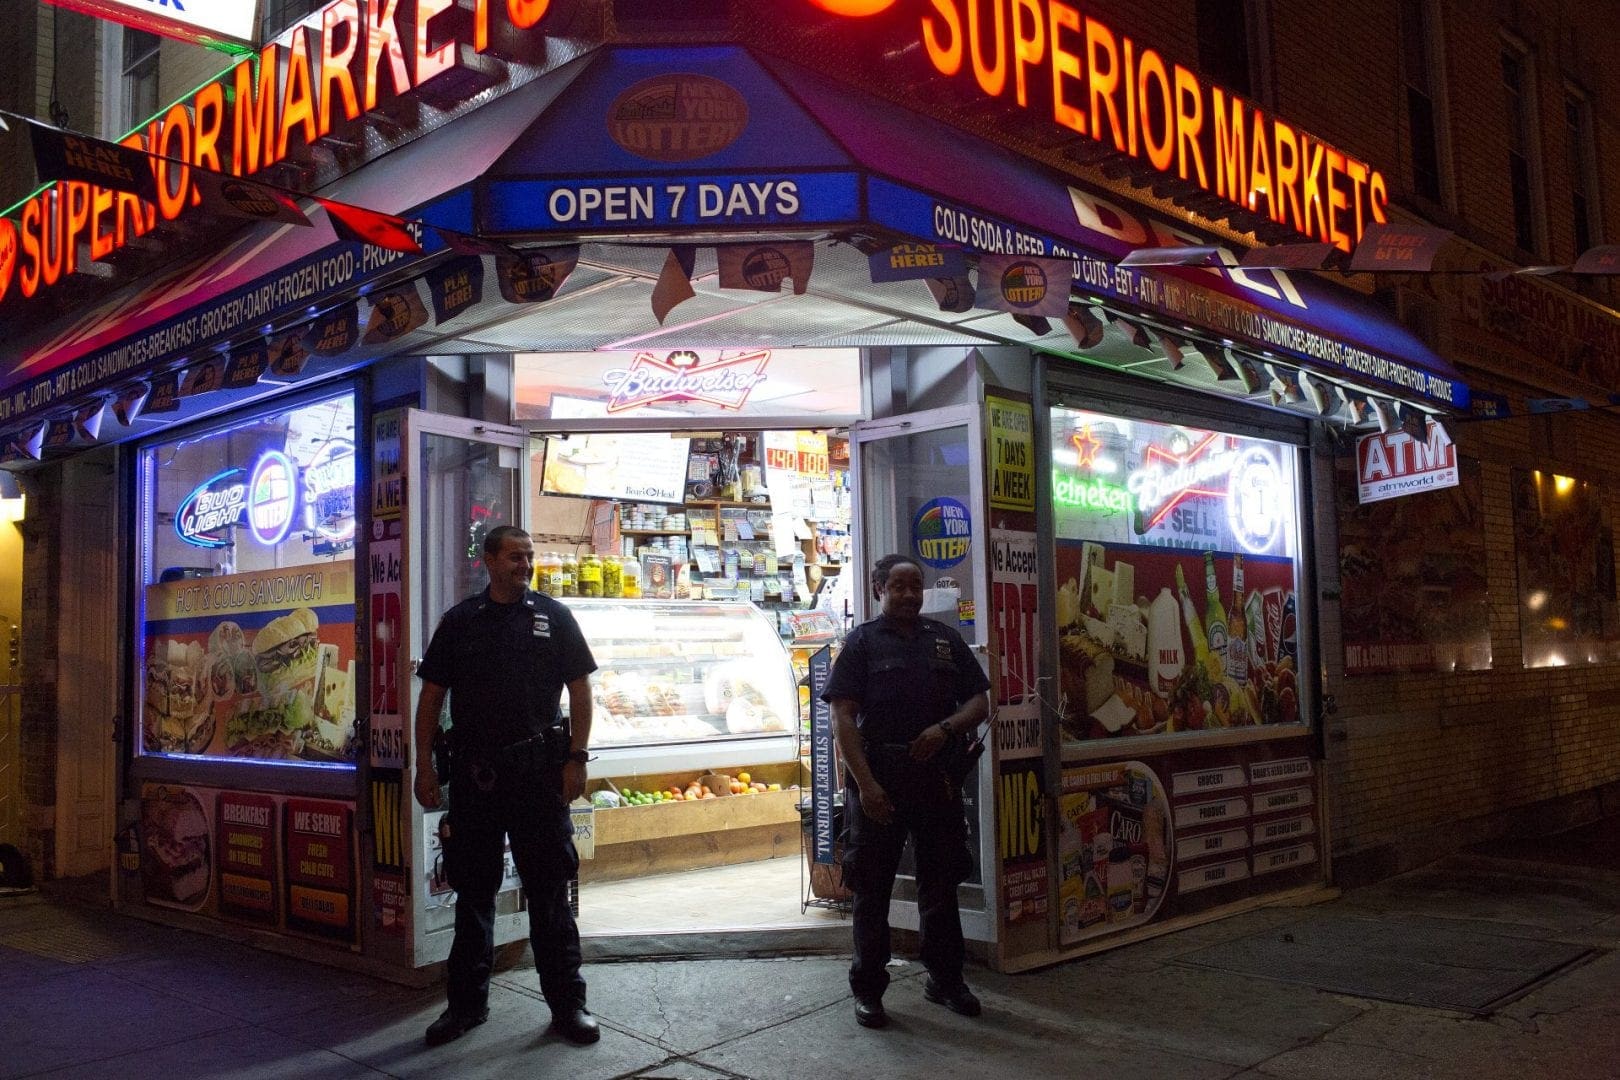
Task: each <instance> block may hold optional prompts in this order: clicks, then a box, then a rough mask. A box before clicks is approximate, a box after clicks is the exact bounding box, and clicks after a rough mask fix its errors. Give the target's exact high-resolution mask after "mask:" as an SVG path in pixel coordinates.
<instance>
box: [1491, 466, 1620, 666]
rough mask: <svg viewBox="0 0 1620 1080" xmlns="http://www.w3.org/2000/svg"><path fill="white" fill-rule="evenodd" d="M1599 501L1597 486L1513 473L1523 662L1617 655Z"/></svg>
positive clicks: (1619, 635)
mask: <svg viewBox="0 0 1620 1080" xmlns="http://www.w3.org/2000/svg"><path fill="white" fill-rule="evenodd" d="M1602 505H1603V498H1602V491H1601V489H1600V488H1599V487H1598V486H1597V485H1596V484H1593V483H1589V482H1587V481H1585V480H1578V479H1576V478H1575V477H1573V476H1558V475H1556V474H1554V473H1546V472H1542V471H1541V470H1540V469H1514V470H1513V530H1514V535H1515V540H1516V543H1515V544H1514V548H1515V550H1516V551H1517V552H1518V572H1519V637H1520V641H1521V643H1522V645H1523V648H1524V666H1525V667H1567V666H1569V665H1572V664H1595V663H1600V662H1602V661H1605V660H1612V659H1613V658H1614V657H1615V655H1616V643H1617V642H1620V618H1617V616H1616V610H1615V602H1614V601H1615V586H1614V554H1613V552H1614V538H1613V536H1612V534H1610V533H1609V532H1608V531H1607V530H1605V529H1604V528H1603V520H1602Z"/></svg>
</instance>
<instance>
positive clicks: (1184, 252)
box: [981, 246, 1220, 266]
mask: <svg viewBox="0 0 1620 1080" xmlns="http://www.w3.org/2000/svg"><path fill="white" fill-rule="evenodd" d="M1219 259H1220V251H1219V250H1218V249H1216V248H1213V247H1204V246H1198V247H1156V248H1137V249H1136V250H1135V251H1132V252H1129V253H1127V254H1126V256H1125V257H1124V258H1123V259H1121V260H1119V265H1121V266H1214V265H1215V264H1216V262H1217V261H1219ZM981 265H982V264H981Z"/></svg>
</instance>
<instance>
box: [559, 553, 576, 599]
mask: <svg viewBox="0 0 1620 1080" xmlns="http://www.w3.org/2000/svg"><path fill="white" fill-rule="evenodd" d="M557 578H558V581H559V585H558V588H557V595H558V596H578V595H579V564H578V563H577V562H575V561H574V553H573V552H571V551H565V552H563V557H562V569H561V570H560V571H559V572H558V574H557Z"/></svg>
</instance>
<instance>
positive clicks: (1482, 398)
mask: <svg viewBox="0 0 1620 1080" xmlns="http://www.w3.org/2000/svg"><path fill="white" fill-rule="evenodd" d="M1609 403H1610V404H1611V405H1612V404H1614V401H1613V399H1610V402H1609ZM1468 414H1469V415H1470V416H1477V417H1479V418H1480V419H1481V420H1503V419H1506V418H1507V417H1509V416H1512V415H1513V409H1512V407H1511V406H1510V405H1509V404H1508V399H1507V395H1505V394H1489V393H1486V392H1485V391H1483V390H1475V391H1473V393H1471V394H1469V395H1468Z"/></svg>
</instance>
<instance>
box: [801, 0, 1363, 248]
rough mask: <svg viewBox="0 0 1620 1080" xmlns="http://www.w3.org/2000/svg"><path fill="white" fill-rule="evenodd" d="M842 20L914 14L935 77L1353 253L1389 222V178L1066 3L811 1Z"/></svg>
mask: <svg viewBox="0 0 1620 1080" xmlns="http://www.w3.org/2000/svg"><path fill="white" fill-rule="evenodd" d="M808 2H809V3H810V4H811V5H812V6H814V7H816V8H819V9H821V10H823V11H826V12H828V13H830V14H832V15H835V16H841V17H844V18H862V17H866V16H871V15H878V14H881V13H884V12H886V11H889V10H890V9H893V10H894V11H896V12H899V11H906V10H912V9H917V10H919V12H920V13H919V14H918V15H917V18H916V23H915V27H916V31H915V32H916V37H917V40H918V41H919V42H920V44H921V45H922V49H923V52H924V53H925V54H926V55H927V57H928V62H929V63H930V64H931V65H932V66H933V68H934V70H935V71H938V72H939V73H940V74H941V75H944V76H947V77H949V78H955V79H959V80H960V81H961V82H962V83H963V84H964V85H969V86H975V87H977V90H978V92H979V93H980V94H982V95H984V96H985V97H987V98H991V99H995V100H998V101H1003V102H1006V103H1007V104H1009V105H1011V106H1015V107H1016V108H1019V109H1023V110H1026V111H1029V112H1032V113H1037V114H1039V115H1041V116H1042V117H1043V118H1044V119H1047V120H1050V121H1051V122H1052V123H1053V124H1055V125H1056V126H1058V127H1060V128H1067V129H1068V130H1070V131H1072V132H1074V133H1075V134H1078V135H1084V136H1087V137H1088V138H1091V139H1094V140H1095V141H1097V142H1099V143H1104V144H1106V145H1107V146H1109V147H1111V148H1113V149H1114V150H1115V151H1117V152H1119V153H1122V154H1126V155H1128V156H1130V157H1132V158H1136V159H1137V160H1140V161H1143V162H1145V163H1146V164H1147V165H1149V166H1150V167H1151V168H1153V169H1155V170H1157V171H1158V172H1162V173H1168V174H1170V175H1173V176H1176V177H1178V178H1180V179H1182V180H1185V181H1187V182H1188V183H1190V184H1195V185H1197V186H1198V187H1199V188H1201V189H1202V190H1204V191H1207V192H1209V193H1210V194H1212V195H1215V196H1217V197H1219V198H1221V199H1224V200H1226V201H1227V202H1230V203H1234V204H1236V205H1238V206H1241V207H1243V208H1244V209H1246V210H1250V211H1253V212H1255V213H1262V214H1265V215H1266V216H1267V217H1269V218H1270V219H1271V220H1272V221H1275V222H1277V223H1279V224H1283V225H1287V226H1289V227H1290V228H1293V229H1295V230H1297V231H1298V232H1301V233H1303V234H1305V235H1307V236H1312V237H1315V238H1316V239H1318V240H1321V241H1323V242H1325V243H1330V244H1333V245H1335V246H1336V247H1338V248H1340V249H1342V250H1344V251H1349V250H1351V248H1353V247H1354V246H1355V244H1356V242H1357V241H1358V240H1360V239H1361V234H1362V231H1363V230H1364V229H1365V227H1366V226H1367V224H1369V223H1378V224H1382V223H1384V222H1385V221H1386V220H1387V215H1386V214H1385V209H1386V207H1387V206H1388V205H1389V188H1388V184H1387V183H1386V181H1385V179H1384V175H1383V173H1381V172H1379V171H1378V170H1377V169H1374V168H1373V167H1372V166H1370V165H1368V164H1367V163H1366V162H1363V161H1359V160H1357V159H1356V158H1353V157H1351V156H1350V155H1348V154H1346V153H1344V152H1343V151H1341V150H1337V149H1335V148H1334V147H1332V146H1329V145H1328V144H1326V143H1324V142H1322V141H1321V140H1320V139H1317V138H1316V137H1315V136H1313V135H1309V134H1307V133H1306V132H1303V131H1300V130H1298V129H1297V128H1295V127H1293V126H1292V125H1291V124H1288V123H1286V122H1285V121H1283V120H1280V119H1278V118H1276V117H1273V116H1269V115H1267V114H1266V113H1265V112H1264V111H1263V110H1261V109H1260V108H1258V107H1257V106H1255V105H1254V104H1252V103H1250V102H1248V101H1245V100H1243V99H1242V98H1240V97H1237V96H1236V95H1234V94H1231V93H1229V92H1227V91H1226V90H1224V89H1222V88H1221V87H1219V86H1216V85H1214V84H1212V83H1209V82H1207V81H1206V80H1204V79H1203V78H1201V77H1200V76H1199V75H1198V74H1197V73H1196V72H1194V71H1191V70H1189V69H1188V68H1185V67H1183V66H1181V65H1180V64H1174V63H1170V62H1167V61H1166V60H1165V58H1164V57H1163V56H1162V55H1161V54H1160V53H1159V52H1158V50H1156V49H1151V48H1147V47H1145V46H1143V45H1141V44H1139V43H1138V42H1137V41H1136V40H1135V39H1133V38H1132V37H1130V36H1129V35H1127V34H1122V33H1119V32H1118V31H1116V30H1114V29H1112V28H1111V27H1109V26H1108V25H1107V24H1106V23H1103V22H1102V21H1100V20H1098V19H1095V18H1092V17H1091V16H1090V15H1087V14H1085V13H1084V12H1083V9H1082V7H1081V6H1080V5H1077V4H1074V3H1065V2H1063V0H988V2H986V0H927V2H926V3H924V2H923V0H808Z"/></svg>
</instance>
